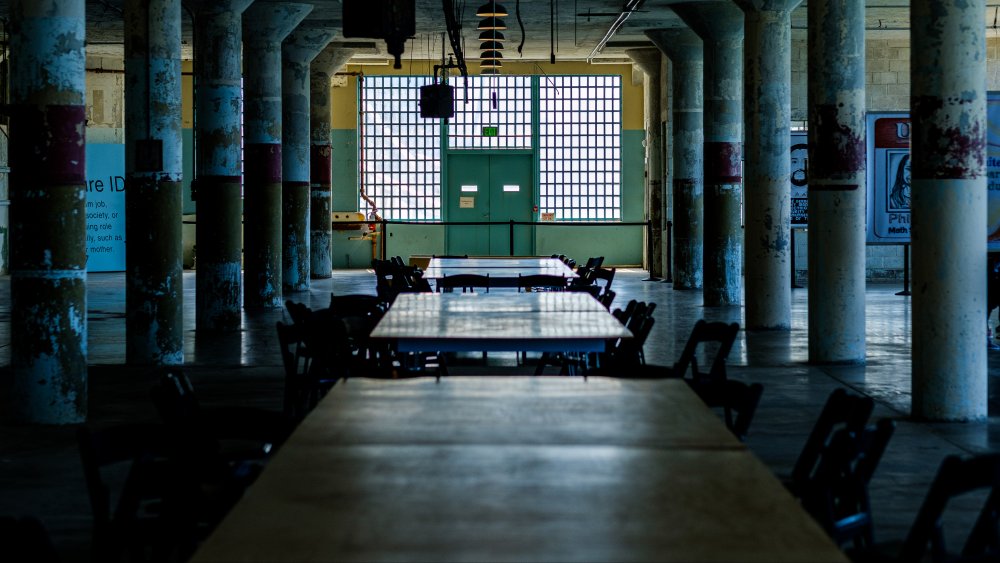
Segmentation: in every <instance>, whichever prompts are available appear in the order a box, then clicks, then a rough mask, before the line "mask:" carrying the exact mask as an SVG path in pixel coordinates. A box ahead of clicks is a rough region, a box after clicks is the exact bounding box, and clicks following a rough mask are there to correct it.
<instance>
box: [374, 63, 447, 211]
mask: <svg viewBox="0 0 1000 563" xmlns="http://www.w3.org/2000/svg"><path fill="white" fill-rule="evenodd" d="M431 81H432V79H431V77H427V76H396V75H373V76H365V77H363V79H362V80H359V81H358V90H359V104H360V105H361V107H360V111H359V115H358V121H359V127H358V132H359V142H358V157H359V158H358V167H359V174H358V177H359V181H360V182H361V185H362V186H363V187H364V190H365V193H366V194H367V195H368V196H369V197H370V198H371V199H372V200H373V201H375V203H376V204H377V205H378V211H379V213H380V215H381V216H382V218H383V219H386V220H397V221H440V220H441V209H442V203H443V202H442V189H441V184H442V173H441V162H442V155H443V150H442V149H443V147H442V146H441V145H442V143H441V122H440V120H429V119H426V118H421V117H420V105H419V100H420V86H423V85H425V84H430V83H431ZM375 92H379V93H380V94H381V96H379V97H376V96H375ZM358 205H359V209H360V210H361V211H362V212H363V213H365V215H366V216H368V215H369V214H370V212H371V207H370V206H369V205H368V203H367V202H366V201H365V200H364V198H362V197H361V193H360V190H359V193H358Z"/></svg>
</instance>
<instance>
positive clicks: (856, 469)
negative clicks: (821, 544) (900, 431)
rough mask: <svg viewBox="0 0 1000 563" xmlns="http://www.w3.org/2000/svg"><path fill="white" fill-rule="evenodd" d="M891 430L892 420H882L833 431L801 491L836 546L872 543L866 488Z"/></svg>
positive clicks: (872, 534) (872, 527) (893, 425)
mask: <svg viewBox="0 0 1000 563" xmlns="http://www.w3.org/2000/svg"><path fill="white" fill-rule="evenodd" d="M895 429H896V424H895V422H893V421H892V420H890V419H881V420H879V421H878V423H876V424H873V425H869V426H866V427H864V428H861V429H860V430H854V429H850V428H846V427H845V428H841V429H840V430H837V431H836V432H835V433H834V435H833V437H832V438H831V439H830V442H829V443H828V444H827V445H826V447H825V448H824V450H823V454H822V455H821V457H820V461H819V463H818V464H817V468H816V471H815V472H814V473H813V474H812V475H811V476H810V480H809V482H808V483H807V484H806V485H805V486H804V487H803V488H802V490H801V491H800V495H799V496H800V499H801V501H802V506H803V508H805V509H806V511H807V512H809V513H810V514H811V515H812V516H813V518H815V519H816V521H817V522H818V523H819V524H820V525H821V526H822V527H823V528H824V529H825V530H826V531H827V533H828V534H829V535H830V537H831V538H832V539H833V540H834V542H836V543H837V545H839V546H841V547H844V546H845V544H847V543H849V542H852V543H853V544H854V547H855V548H857V549H863V548H865V547H871V546H872V545H874V543H875V537H874V536H875V534H874V523H873V519H872V514H871V502H870V497H869V494H868V484H869V483H870V481H871V477H872V475H873V474H874V472H875V468H876V467H878V463H879V461H880V460H881V459H882V454H883V453H885V449H886V447H887V446H888V444H889V440H890V438H892V434H893V433H894V432H895Z"/></svg>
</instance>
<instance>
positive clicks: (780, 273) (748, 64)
mask: <svg viewBox="0 0 1000 563" xmlns="http://www.w3.org/2000/svg"><path fill="white" fill-rule="evenodd" d="M800 1H801V0H764V1H763V2H761V1H752V2H751V1H750V0H737V2H736V3H737V4H738V5H739V7H740V8H741V9H742V10H743V13H744V14H745V16H746V17H745V20H744V24H745V27H746V40H745V41H744V44H743V48H744V57H743V68H744V82H745V88H744V100H743V121H744V123H745V125H746V132H745V135H746V149H745V151H744V155H745V156H744V158H745V164H744V166H743V169H744V175H745V179H744V189H743V194H744V196H743V214H744V217H745V223H746V328H748V329H751V330H752V329H776V330H791V328H792V271H791V253H792V247H791V190H790V188H789V186H790V185H791V183H790V182H791V179H790V177H789V174H790V173H791V170H790V168H791V160H790V158H789V154H790V152H789V151H790V150H791V138H790V136H789V135H790V131H789V130H790V128H791V119H792V117H791V116H792V93H791V90H792V84H791V76H792V21H791V13H792V10H794V9H795V7H796V6H798V4H799V2H800Z"/></svg>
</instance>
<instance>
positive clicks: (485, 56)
mask: <svg viewBox="0 0 1000 563" xmlns="http://www.w3.org/2000/svg"><path fill="white" fill-rule="evenodd" d="M479 58H480V59H482V60H484V61H498V60H500V59H502V58H503V54H502V53H501V52H500V51H483V53H482V54H481V55H479Z"/></svg>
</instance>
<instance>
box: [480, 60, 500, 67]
mask: <svg viewBox="0 0 1000 563" xmlns="http://www.w3.org/2000/svg"><path fill="white" fill-rule="evenodd" d="M479 66H480V68H499V67H502V66H503V63H502V62H500V61H498V60H496V59H485V60H482V61H479Z"/></svg>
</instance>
